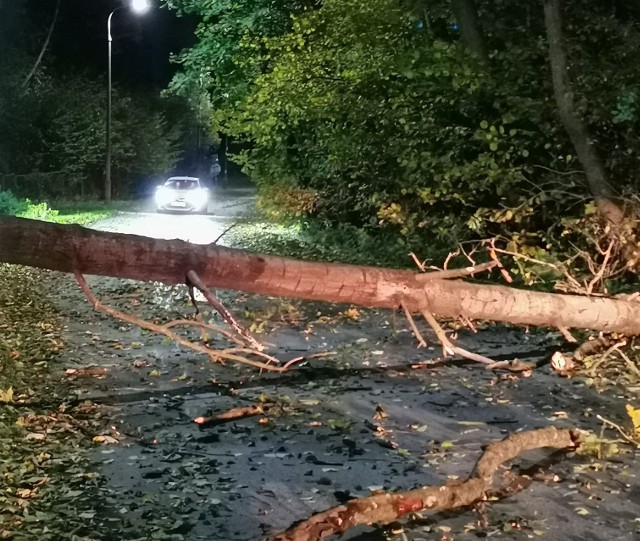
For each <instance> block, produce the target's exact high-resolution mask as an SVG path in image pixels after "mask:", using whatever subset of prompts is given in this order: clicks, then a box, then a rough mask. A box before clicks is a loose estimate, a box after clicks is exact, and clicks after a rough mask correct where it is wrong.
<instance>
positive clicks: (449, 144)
mask: <svg viewBox="0 0 640 541" xmlns="http://www.w3.org/2000/svg"><path fill="white" fill-rule="evenodd" d="M549 1H550V0H548V2H547V3H549ZM167 3H168V5H169V6H170V7H172V8H174V9H177V10H179V11H180V12H183V13H186V12H188V13H191V14H196V15H198V16H199V17H200V20H201V23H200V26H199V28H198V31H197V43H196V44H195V45H194V46H193V47H192V48H191V49H188V50H186V51H183V53H182V54H181V55H180V56H179V57H178V61H179V63H180V64H181V71H180V72H179V73H178V74H177V75H176V77H175V78H174V80H173V83H172V87H171V88H172V90H173V91H174V92H177V93H180V92H184V91H185V90H186V89H187V88H189V89H192V90H193V89H196V91H197V92H198V93H199V95H201V96H204V97H205V98H206V99H207V101H208V103H209V104H210V106H211V110H210V122H211V126H212V129H213V130H214V131H219V132H222V133H225V134H228V135H230V136H232V137H236V138H238V139H239V140H241V141H242V142H243V143H244V146H243V149H242V151H240V152H239V153H238V154H237V156H236V159H237V161H239V163H241V164H242V165H243V166H244V167H245V169H246V170H247V171H248V172H250V174H251V175H252V177H253V178H254V179H255V180H256V182H257V183H258V185H259V187H260V188H261V192H262V196H263V198H264V199H265V200H266V201H269V200H270V201H272V202H273V201H275V202H276V204H277V205H278V207H279V210H280V211H282V210H283V208H284V210H285V211H289V212H290V213H291V214H293V215H297V216H307V217H310V218H312V219H315V220H317V219H320V220H321V221H323V222H324V223H327V224H337V223H342V224H344V223H351V224H354V225H356V226H358V227H363V228H367V229H369V230H371V231H373V232H376V231H378V232H379V231H384V232H385V233H387V234H388V233H394V234H396V235H398V237H399V239H400V242H402V243H404V244H407V245H409V246H421V245H424V242H425V241H429V242H431V243H433V242H434V241H440V242H441V243H442V244H443V245H448V246H451V245H452V243H455V242H459V241H463V240H468V239H477V238H483V237H487V236H493V235H501V236H502V237H504V238H505V239H506V240H507V241H508V242H510V243H511V244H510V246H511V247H516V248H518V249H519V250H529V251H530V253H531V254H537V255H540V254H541V253H542V252H544V251H545V250H546V249H547V247H548V246H549V245H550V244H555V245H562V244H563V243H566V239H567V238H570V237H572V235H573V236H575V235H576V231H580V232H582V233H584V231H585V227H584V225H585V222H584V221H585V220H589V219H590V217H592V216H593V214H594V207H593V205H592V204H591V196H592V194H591V193H590V190H589V189H590V188H593V186H592V185H590V184H588V183H587V182H586V181H585V172H587V177H588V170H587V168H586V167H585V165H584V164H583V163H580V161H579V160H578V158H577V157H576V155H579V152H576V148H575V146H574V144H575V141H574V140H573V139H572V138H571V137H570V136H569V134H568V132H567V126H566V125H564V124H563V121H562V117H561V116H560V115H559V114H558V104H557V103H556V101H554V81H553V79H552V77H551V74H552V69H551V60H552V59H550V55H549V49H548V42H549V36H548V28H547V27H546V25H545V17H544V9H543V4H544V3H543V2H533V3H532V2H516V3H514V2H506V1H499V2H489V1H485V0H476V1H475V2H474V0H452V1H450V2H449V1H445V0H443V1H440V2H429V3H426V2H417V1H410V0H406V1H400V2H397V1H393V2H392V1H389V0H373V1H367V2H364V1H362V0H345V1H335V0H325V1H324V2H307V3H302V2H293V3H282V2H270V3H268V4H267V7H265V5H264V3H262V2H252V1H243V2H215V3H210V2H199V1H195V0H170V1H168V2H167ZM558 5H560V3H558ZM562 8H563V9H562V11H561V12H560V13H561V18H562V19H561V20H559V21H558V23H559V26H558V28H560V29H561V30H562V32H563V34H562V35H561V36H560V37H561V43H560V44H561V46H562V47H564V52H565V54H566V58H567V59H568V60H567V62H568V70H567V71H568V76H569V82H570V84H571V87H570V90H571V92H572V95H573V97H574V101H573V105H574V107H575V118H577V119H579V120H580V121H581V122H583V123H584V126H585V133H588V134H590V135H589V136H588V137H589V139H588V141H587V143H588V145H590V150H593V151H594V152H595V153H597V154H599V155H600V156H602V157H603V164H604V166H603V167H604V171H605V173H606V176H607V178H606V179H603V182H606V183H607V184H609V185H611V186H612V190H611V193H613V194H615V195H616V196H624V195H625V194H627V195H628V194H631V193H634V192H635V191H636V189H637V179H636V173H635V171H636V170H637V160H638V142H639V140H638V136H637V133H638V131H637V129H636V128H637V123H638V113H637V100H638V95H637V92H638V91H637V89H638V86H639V84H640V79H639V75H638V74H639V73H640V72H639V71H638V70H637V69H636V67H635V64H634V61H633V60H632V59H633V58H636V57H637V49H638V45H639V43H640V42H639V41H638V38H639V37H640V34H639V33H638V30H637V23H638V20H639V18H640V12H639V10H638V9H636V8H634V7H630V6H627V5H622V3H621V2H614V3H610V4H607V3H602V2H595V1H592V0H580V1H578V0H568V1H566V2H563V3H562ZM569 131H570V130H569ZM592 191H593V190H592ZM577 224H579V226H578V225H577ZM580 232H579V233H578V236H580V234H581V233H580ZM574 240H575V239H572V242H573V241H574Z"/></svg>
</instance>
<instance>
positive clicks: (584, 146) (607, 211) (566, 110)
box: [544, 0, 624, 227]
mask: <svg viewBox="0 0 640 541" xmlns="http://www.w3.org/2000/svg"><path fill="white" fill-rule="evenodd" d="M544 20H545V27H546V31H547V41H548V46H549V63H550V65H551V77H552V81H553V94H554V97H555V101H556V105H557V107H558V113H559V116H560V120H561V122H562V124H563V126H564V129H565V130H566V132H567V134H568V135H569V138H570V139H571V143H572V144H573V146H574V148H575V151H576V155H577V157H578V160H579V161H580V164H581V165H582V167H583V169H584V172H585V176H586V178H587V183H588V185H589V190H590V191H591V194H592V195H593V197H594V199H595V201H596V205H597V208H598V210H599V212H600V214H601V215H602V216H603V218H605V219H606V220H607V221H608V222H609V223H610V224H612V225H613V226H616V227H617V226H619V225H621V224H622V222H623V220H624V210H623V209H622V208H621V207H620V206H619V205H618V204H617V203H616V202H615V199H616V193H615V190H614V189H613V187H612V186H611V184H610V183H609V182H608V180H607V174H606V172H605V168H604V165H603V163H602V160H601V159H600V156H599V155H598V151H597V150H596V148H595V147H594V145H593V144H592V141H591V136H590V134H589V129H588V127H587V125H586V124H585V123H584V121H583V120H582V119H581V118H580V117H579V116H578V114H577V113H576V108H575V103H574V94H573V89H572V86H571V79H570V77H569V71H568V66H567V54H566V51H565V47H564V43H563V42H564V37H563V32H562V0H544Z"/></svg>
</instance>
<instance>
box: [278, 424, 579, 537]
mask: <svg viewBox="0 0 640 541" xmlns="http://www.w3.org/2000/svg"><path fill="white" fill-rule="evenodd" d="M583 438H584V434H583V433H582V432H580V431H578V430H574V429H566V430H558V429H556V428H555V427H548V428H542V429H539V430H531V431H527V432H519V433H517V434H511V435H510V436H508V437H507V438H506V439H504V440H502V441H495V442H493V443H491V444H489V446H488V447H487V448H486V450H485V452H484V454H483V455H482V456H481V457H480V459H479V460H478V462H477V463H476V466H475V468H474V470H473V473H472V474H471V476H470V477H469V478H468V479H467V480H466V481H464V482H462V483H459V484H446V485H441V486H432V487H422V488H418V489H415V490H409V491H407V492H399V493H384V494H376V495H374V496H369V497H367V498H357V499H353V500H351V501H349V502H348V503H347V504H345V505H340V506H337V507H333V508H332V509H329V510H328V511H324V512H322V513H318V514H316V515H313V516H312V517H310V518H308V519H307V520H304V521H302V522H300V523H298V524H297V525H295V526H292V527H291V528H290V529H288V530H286V531H284V532H280V533H277V534H275V535H273V536H270V537H268V538H267V540H266V541H318V540H320V539H324V538H326V537H329V536H331V535H336V534H342V533H345V532H347V531H348V530H351V529H352V528H355V527H356V526H360V525H371V524H379V525H385V524H390V523H392V522H395V521H397V520H400V519H403V518H406V517H407V516H409V515H411V514H412V513H417V512H420V511H442V510H452V509H459V508H461V507H468V506H470V505H473V504H475V503H478V502H481V501H485V500H486V498H487V494H488V493H490V492H491V493H494V494H495V488H494V486H493V477H494V476H495V474H496V473H497V472H498V471H499V469H500V468H501V466H502V464H503V463H505V462H508V461H511V460H513V459H515V458H517V457H518V456H519V455H520V454H522V453H524V452H526V451H531V450H534V449H542V448H545V447H547V448H552V449H562V450H566V451H569V450H573V449H575V448H576V447H577V446H578V445H579V444H580V442H581V441H582V440H583ZM505 483H506V485H505ZM502 484H503V486H507V487H508V488H509V489H510V490H503V491H502V494H504V495H512V494H514V493H515V492H517V491H518V490H521V489H522V488H523V487H524V486H526V484H525V483H518V484H514V483H513V482H512V481H510V480H509V478H507V480H506V481H505V480H504V479H502Z"/></svg>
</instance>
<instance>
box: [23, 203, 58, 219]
mask: <svg viewBox="0 0 640 541" xmlns="http://www.w3.org/2000/svg"><path fill="white" fill-rule="evenodd" d="M24 203H25V204H26V209H24V210H23V211H21V212H19V213H17V214H16V215H17V216H19V217H20V218H29V219H31V220H42V221H45V222H55V221H56V218H57V216H58V211H57V210H54V209H52V208H51V207H50V206H49V205H48V204H47V203H46V202H45V201H43V202H42V203H33V202H32V201H31V200H30V199H25V200H24Z"/></svg>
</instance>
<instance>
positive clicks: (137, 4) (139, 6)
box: [104, 0, 149, 203]
mask: <svg viewBox="0 0 640 541" xmlns="http://www.w3.org/2000/svg"><path fill="white" fill-rule="evenodd" d="M123 7H124V6H119V7H117V8H116V9H114V10H113V11H112V12H111V13H109V17H108V18H107V56H108V67H107V79H108V90H107V158H106V163H105V168H104V200H105V202H106V203H110V202H111V42H112V41H113V38H112V37H111V18H112V17H113V14H114V13H115V12H116V11H118V10H119V9H122V8H123ZM129 8H130V9H131V11H133V12H134V13H137V14H139V15H142V14H143V13H144V12H145V11H147V10H148V9H149V1H148V0H130V2H129Z"/></svg>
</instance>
